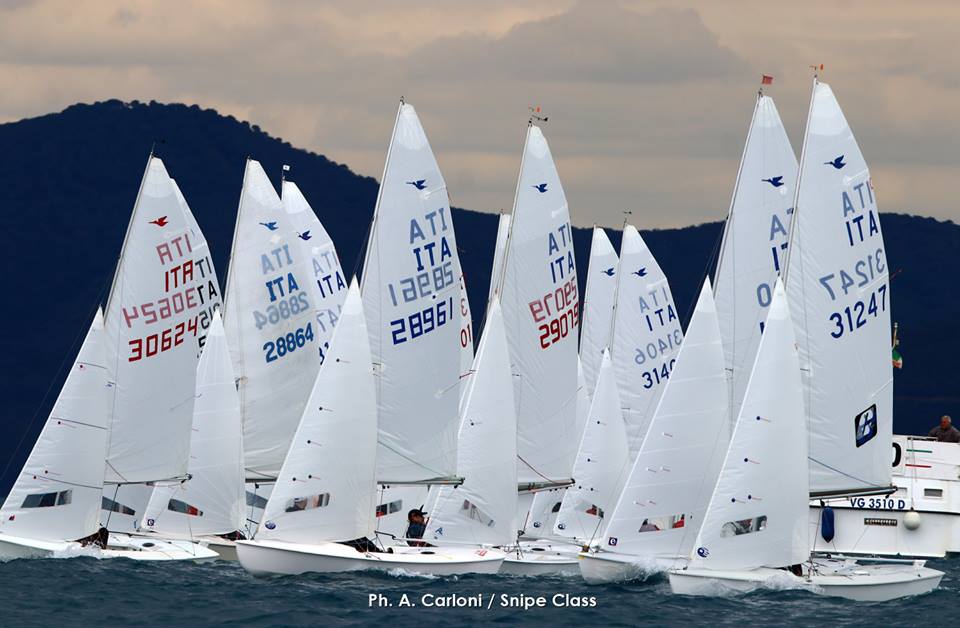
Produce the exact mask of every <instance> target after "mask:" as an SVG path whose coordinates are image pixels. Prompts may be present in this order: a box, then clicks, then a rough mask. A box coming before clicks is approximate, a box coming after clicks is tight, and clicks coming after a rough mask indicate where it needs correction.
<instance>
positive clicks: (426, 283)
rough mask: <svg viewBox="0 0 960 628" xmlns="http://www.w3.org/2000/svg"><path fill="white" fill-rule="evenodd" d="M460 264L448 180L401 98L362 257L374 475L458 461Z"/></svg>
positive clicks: (418, 474)
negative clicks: (371, 370)
mask: <svg viewBox="0 0 960 628" xmlns="http://www.w3.org/2000/svg"><path fill="white" fill-rule="evenodd" d="M460 274H461V269H460V259H459V256H458V254H457V241H456V235H455V233H454V228H453V216H452V215H451V213H450V200H449V198H448V197H447V187H446V183H444V180H443V176H442V175H441V173H440V168H439V167H438V165H437V161H436V159H435V158H434V155H433V151H432V150H431V149H430V143H429V142H428V141H427V136H426V134H425V133H424V131H423V127H422V126H421V125H420V120H419V119H418V118H417V113H416V111H415V110H414V108H413V107H412V106H411V105H408V104H403V103H402V104H401V105H400V109H399V111H398V113H397V121H396V125H395V127H394V131H393V136H392V138H391V140H390V149H389V151H388V153H387V161H386V166H385V167H384V172H383V179H382V181H381V184H380V194H379V196H378V198H377V206H376V209H375V210H374V217H373V226H372V227H371V230H370V239H369V242H368V243H367V254H366V260H365V263H364V265H363V288H362V292H363V307H364V311H365V312H366V315H367V328H368V329H369V330H370V349H371V351H372V352H373V359H374V362H375V363H376V364H377V365H378V376H377V401H378V408H379V417H380V422H379V428H380V451H379V454H378V456H377V469H378V479H379V480H380V481H381V482H382V483H385V484H390V483H403V482H419V481H424V480H430V479H436V478H450V477H452V476H453V475H454V473H455V471H456V459H457V443H456V441H457V428H458V426H459V401H460V389H461V386H462V385H464V379H463V378H461V377H460V375H461V359H462V357H461V356H462V351H461V348H462V347H461V344H460V331H461V329H462V321H463V315H462V314H461V312H462V310H461V304H460V301H461V291H460V285H459V281H458V280H459V278H460Z"/></svg>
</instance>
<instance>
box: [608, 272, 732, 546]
mask: <svg viewBox="0 0 960 628" xmlns="http://www.w3.org/2000/svg"><path fill="white" fill-rule="evenodd" d="M676 360H677V363H676V366H675V368H674V369H673V373H672V374H671V375H670V380H669V382H668V383H667V384H666V387H665V389H664V392H663V396H661V397H660V402H659V404H658V405H657V409H656V411H655V412H654V414H653V420H652V421H651V422H650V427H649V429H648V430H647V435H646V438H644V440H643V446H642V447H641V449H640V452H639V454H638V455H637V459H636V461H635V462H634V464H633V468H632V470H631V471H630V474H629V477H628V479H627V480H626V482H625V484H624V489H623V492H622V493H621V494H620V498H619V500H618V502H617V505H616V508H615V509H614V511H613V513H612V516H611V518H610V523H609V524H607V532H606V539H605V541H604V544H603V547H604V549H606V550H609V551H613V552H619V553H624V554H631V555H636V556H645V557H648V558H676V557H681V556H683V557H685V556H686V555H687V554H688V553H689V551H690V548H691V547H692V545H693V541H694V539H695V538H696V529H697V526H698V525H699V524H700V521H701V520H702V519H703V514H704V512H706V509H707V504H708V503H709V501H710V494H711V491H712V490H713V486H714V485H715V483H716V479H717V475H718V474H719V472H720V465H721V464H722V461H723V456H724V454H725V453H726V447H727V443H728V442H729V441H728V435H729V434H730V429H729V420H728V416H729V415H728V399H727V378H726V373H725V371H724V357H723V343H722V341H721V339H720V327H719V325H718V322H717V310H716V305H715V304H714V301H713V290H712V288H711V286H710V280H709V279H707V280H706V281H705V282H704V284H703V287H702V288H701V290H700V296H699V298H698V299H697V305H696V308H695V309H694V312H693V317H692V318H691V319H690V325H689V327H688V328H687V335H686V337H685V338H684V339H683V344H682V345H681V348H680V352H679V354H678V355H677V358H676Z"/></svg>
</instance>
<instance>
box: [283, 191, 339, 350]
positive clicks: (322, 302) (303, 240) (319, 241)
mask: <svg viewBox="0 0 960 628" xmlns="http://www.w3.org/2000/svg"><path fill="white" fill-rule="evenodd" d="M280 192H281V198H280V200H281V202H282V203H283V209H284V210H285V211H286V212H287V216H288V217H289V219H290V225H291V227H293V229H294V231H295V232H296V235H297V238H296V240H293V239H292V238H291V241H294V242H296V243H297V245H298V246H299V247H300V249H301V251H302V255H303V258H304V259H306V260H308V261H307V264H308V265H309V266H310V268H311V270H312V271H313V273H312V275H311V281H309V282H307V286H304V288H305V289H307V290H308V292H309V293H310V296H311V299H312V305H313V310H314V312H315V314H316V318H315V320H316V322H317V328H316V329H315V330H314V333H316V336H317V338H316V340H315V342H316V343H317V347H319V348H320V351H321V361H322V359H323V358H322V354H323V353H326V350H327V348H328V347H329V346H330V338H331V336H333V327H334V325H336V324H337V319H338V318H340V308H341V307H343V300H344V298H345V297H346V295H347V282H346V279H344V276H343V269H342V268H341V266H340V257H339V256H338V255H337V249H336V247H335V246H334V244H333V240H332V239H331V238H330V235H329V234H328V233H327V230H326V229H325V228H324V226H323V224H321V222H320V220H319V219H318V218H317V215H316V214H315V213H314V212H313V208H311V207H310V204H309V203H307V199H306V198H304V196H303V193H302V192H301V191H300V188H299V187H297V184H296V183H294V182H293V181H287V180H284V181H283V183H282V184H281V187H280Z"/></svg>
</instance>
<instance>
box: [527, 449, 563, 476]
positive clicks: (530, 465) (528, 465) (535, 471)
mask: <svg viewBox="0 0 960 628" xmlns="http://www.w3.org/2000/svg"><path fill="white" fill-rule="evenodd" d="M517 460H519V461H520V462H522V463H523V464H525V465H527V467H529V468H530V470H531V471H533V472H534V473H536V474H537V475H539V476H540V477H542V478H543V479H544V480H546V481H547V482H560V480H554V479H551V478H548V477H547V476H545V475H544V474H542V473H540V472H539V471H537V470H536V468H534V466H533V465H532V464H530V463H529V462H527V461H526V460H524V459H523V456H521V455H520V454H519V453H517Z"/></svg>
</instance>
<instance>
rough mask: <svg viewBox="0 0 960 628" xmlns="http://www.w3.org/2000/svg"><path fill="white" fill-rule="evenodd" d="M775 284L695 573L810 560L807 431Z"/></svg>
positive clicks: (785, 311) (789, 332)
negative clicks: (705, 569) (700, 569)
mask: <svg viewBox="0 0 960 628" xmlns="http://www.w3.org/2000/svg"><path fill="white" fill-rule="evenodd" d="M803 415H804V411H803V391H802V384H801V381H800V363H799V360H798V355H797V345H796V341H795V337H794V332H793V324H792V322H791V319H790V309H789V307H788V304H787V298H786V295H785V294H784V290H783V284H782V283H781V282H780V280H779V279H777V281H776V285H775V287H774V291H773V301H772V303H771V304H770V308H769V313H768V314H767V321H766V325H765V326H764V330H763V337H762V339H761V341H760V348H759V350H758V352H757V358H756V362H755V363H754V366H753V369H752V370H751V375H750V381H749V383H748V384H747V389H746V394H745V395H744V398H743V406H742V409H741V411H740V417H739V418H738V419H737V425H736V427H735V428H734V432H733V437H732V438H731V440H730V448H729V450H728V451H727V454H726V459H725V461H724V463H723V469H722V471H721V472H720V477H719V479H718V481H717V484H716V488H715V489H714V492H713V496H712V498H711V500H710V506H709V508H708V509H707V513H706V516H705V517H704V519H703V524H702V526H701V527H700V530H699V533H698V534H697V539H696V543H695V545H694V546H695V547H696V550H695V551H694V552H693V554H692V559H693V563H692V565H695V566H697V567H703V568H707V569H754V568H757V567H785V566H789V565H796V564H798V563H801V562H803V561H805V560H807V558H808V557H809V556H810V548H809V541H808V538H807V534H808V528H807V518H808V510H809V506H808V502H807V492H808V490H809V487H808V474H807V425H806V422H805V421H804V416H803Z"/></svg>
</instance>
